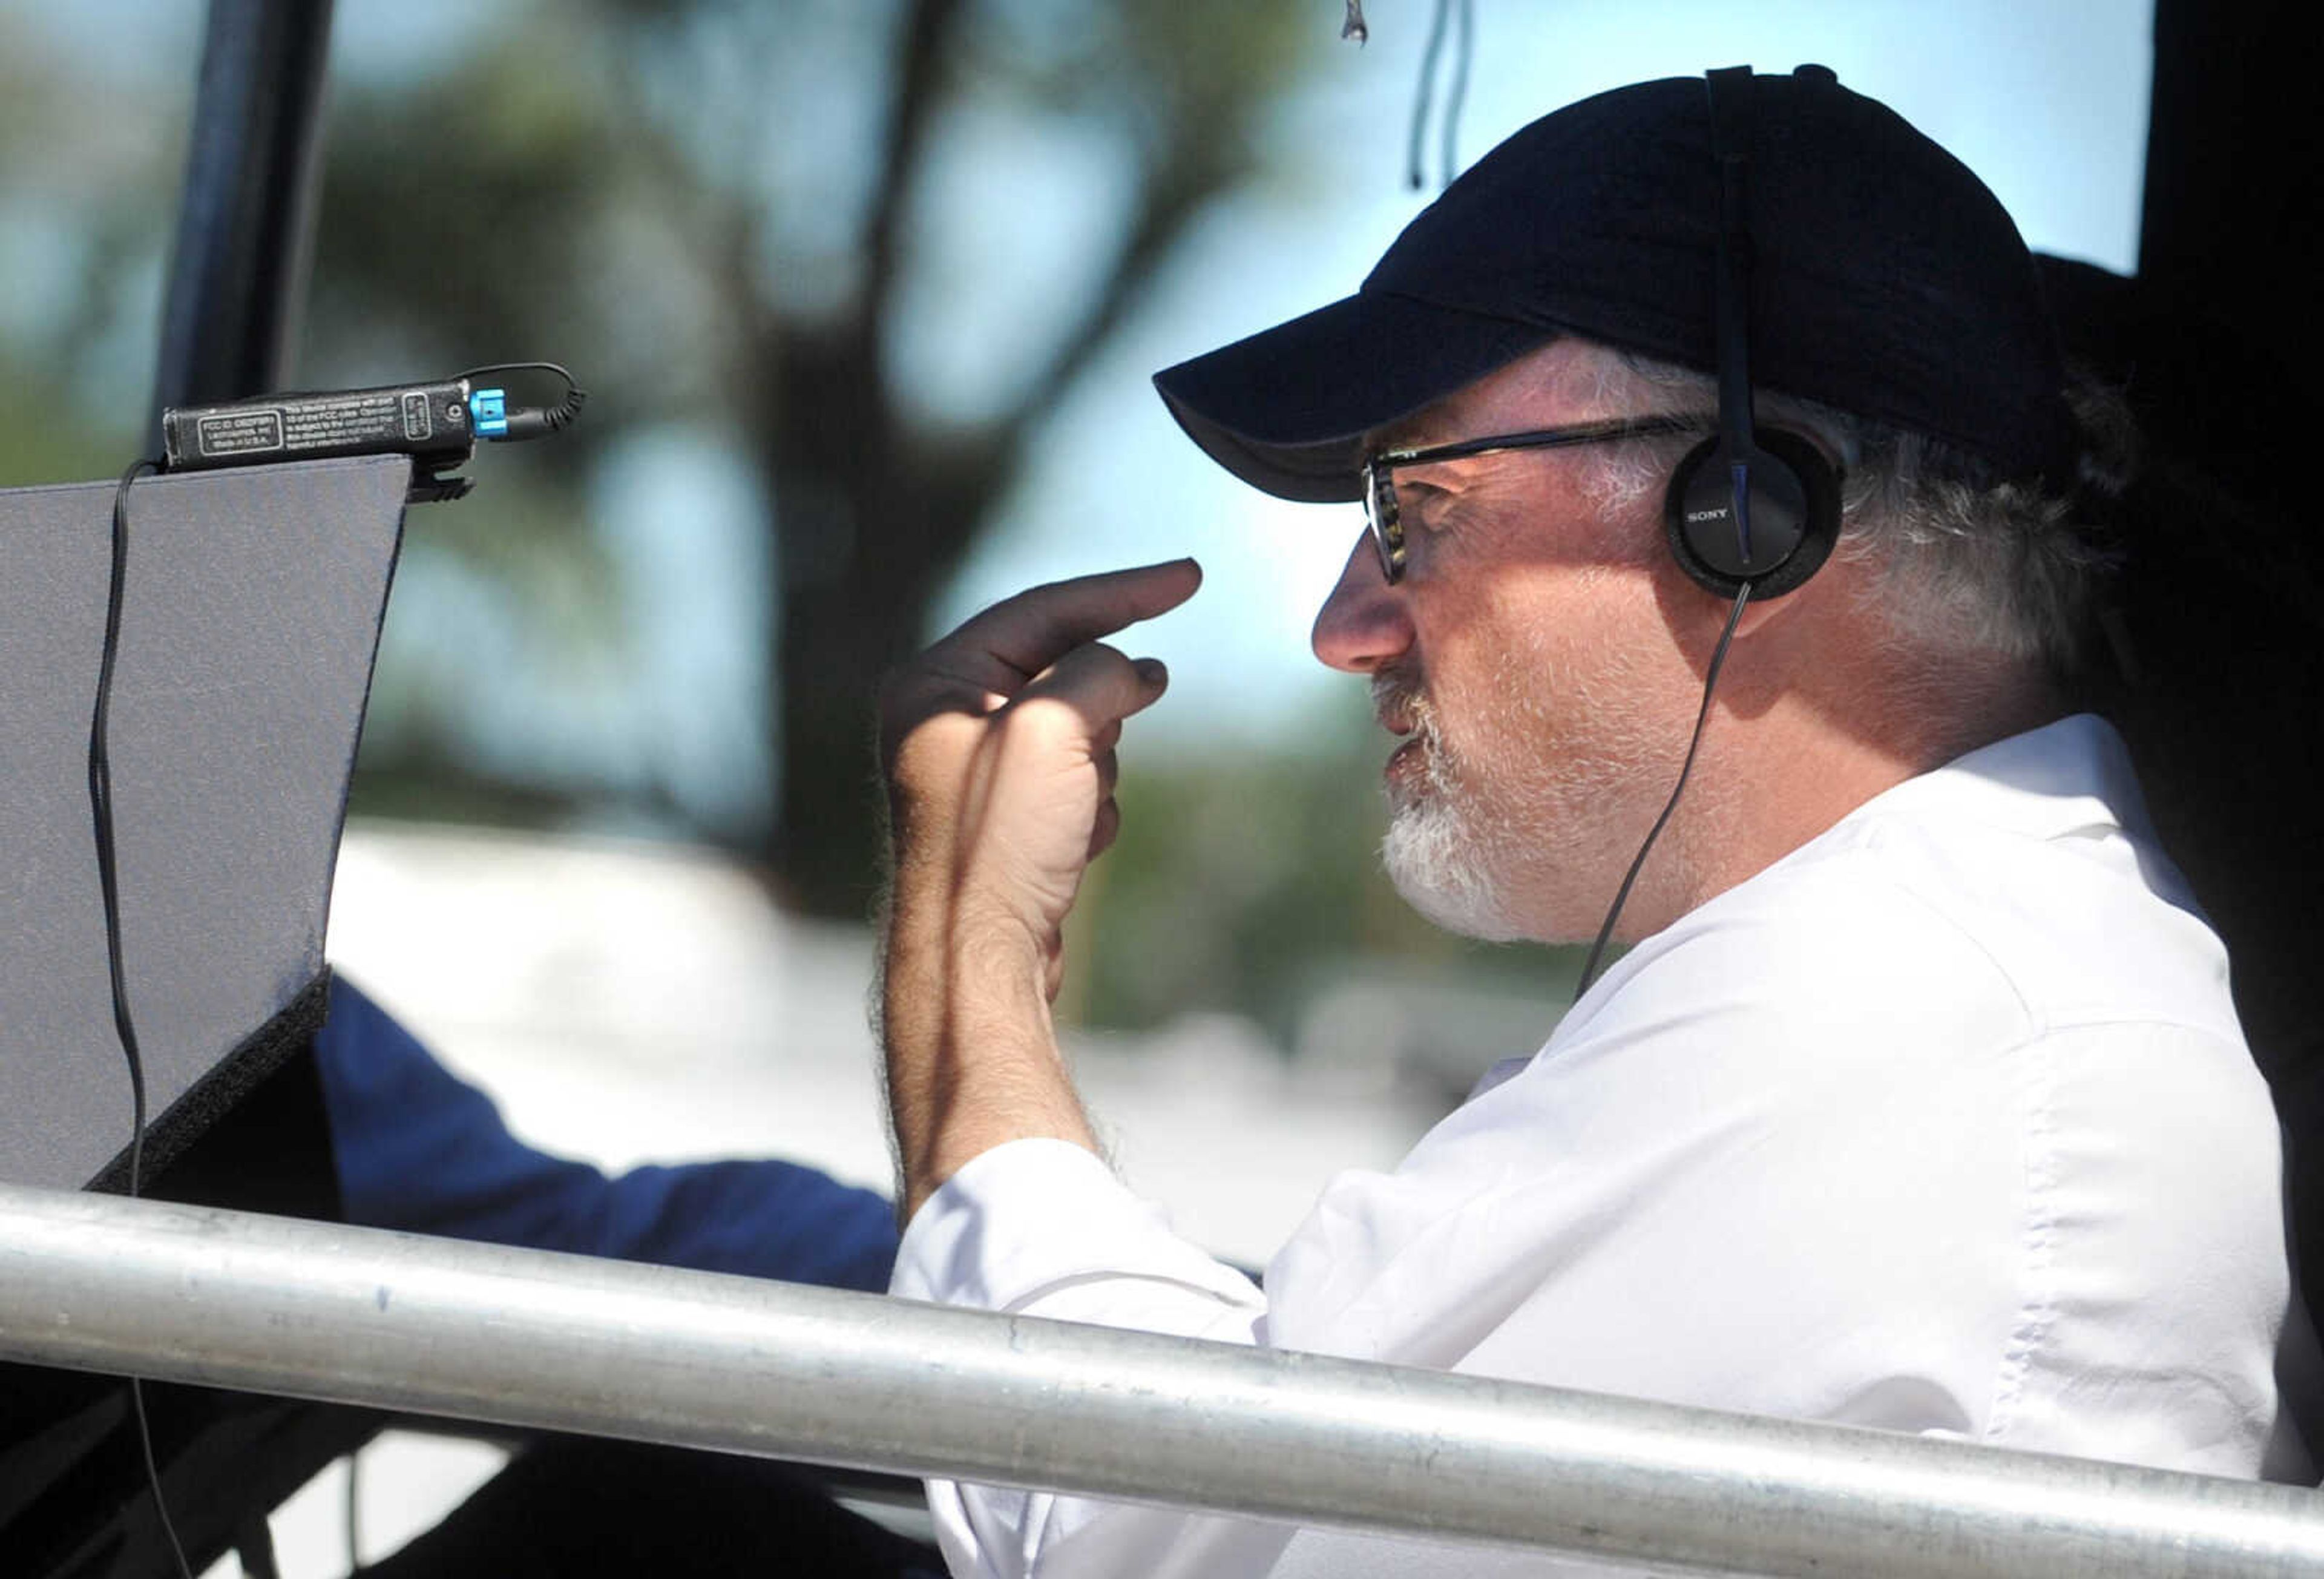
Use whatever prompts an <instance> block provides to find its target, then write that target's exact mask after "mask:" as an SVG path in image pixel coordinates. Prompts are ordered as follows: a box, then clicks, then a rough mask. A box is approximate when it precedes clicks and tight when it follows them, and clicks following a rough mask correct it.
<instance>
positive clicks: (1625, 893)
mask: <svg viewBox="0 0 2324 1579" xmlns="http://www.w3.org/2000/svg"><path fill="white" fill-rule="evenodd" d="M1750 601H1751V584H1750V583H1749V582H1748V581H1746V582H1744V583H1743V584H1742V585H1741V586H1738V587H1737V588H1736V589H1735V606H1734V607H1733V608H1732V609H1730V610H1729V611H1728V614H1727V627H1726V629H1724V630H1722V631H1720V633H1719V645H1718V646H1716V647H1714V648H1712V649H1711V667H1710V668H1709V669H1705V670H1704V671H1703V675H1702V706H1701V709H1700V710H1698V711H1697V712H1696V714H1695V716H1694V735H1693V738H1692V739H1690V740H1689V741H1688V742H1687V743H1686V760H1685V761H1684V762H1681V763H1680V764H1679V769H1678V782H1677V783H1676V784H1674V785H1673V786H1671V792H1670V799H1669V800H1667V801H1665V803H1664V805H1663V814H1662V815H1661V816H1660V817H1656V818H1655V826H1652V827H1650V828H1648V829H1647V830H1646V839H1645V841H1644V842H1643V843H1642V844H1640V845H1638V853H1637V855H1636V856H1635V857H1633V858H1632V860H1631V862H1630V870H1629V871H1628V872H1627V873H1624V874H1623V876H1622V886H1621V887H1620V888H1618V889H1617V890H1615V891H1614V902H1613V904H1612V905H1611V906H1610V907H1609V908H1608V910H1607V911H1606V922H1605V925H1603V926H1601V927H1600V928H1598V940H1597V941H1596V942H1595V943H1592V944H1591V946H1590V956H1589V957H1588V958H1587V959H1585V960H1584V961H1583V962H1582V978H1581V980H1580V981H1578V982H1577V983H1574V987H1573V1001H1574V1002H1577V1003H1578V1002H1581V1001H1582V994H1583V993H1587V992H1588V991H1589V990H1590V985H1591V983H1593V982H1595V981H1596V980H1597V979H1598V967H1599V965H1600V963H1602V962H1603V961H1604V959H1605V957H1606V945H1607V944H1608V943H1609V942H1610V941H1611V940H1612V939H1613V937H1614V923H1615V921H1616V920H1618V919H1619V918H1620V916H1621V914H1622V907H1623V905H1625V904H1627V903H1628V901H1629V898H1630V889H1631V886H1632V885H1633V884H1635V883H1636V882H1637V881H1638V873H1639V871H1640V870H1641V869H1642V868H1644V867H1645V865H1646V852H1648V851H1649V850H1652V849H1653V848H1654V847H1655V840H1656V839H1658V838H1660V837H1661V836H1662V831H1663V826H1664V825H1665V824H1666V823H1668V822H1669V821H1670V819H1671V813H1672V812H1674V811H1676V810H1677V809H1678V798H1679V797H1680V796H1681V795H1683V794H1684V793H1685V792H1686V779H1687V775H1688V774H1689V773H1692V771H1694V753H1696V751H1697V750H1699V749H1700V748H1701V745H1702V730H1703V725H1706V724H1708V723H1710V722H1711V692H1712V691H1713V690H1714V689H1715V688H1717V687H1718V685H1719V671H1720V669H1723V668H1725V667H1726V664H1727V644H1728V643H1729V642H1731V641H1733V640H1734V638H1735V627H1736V626H1737V625H1738V624H1740V623H1743V605H1745V604H1747V603H1749V602H1750Z"/></svg>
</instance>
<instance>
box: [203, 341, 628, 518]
mask: <svg viewBox="0 0 2324 1579" xmlns="http://www.w3.org/2000/svg"><path fill="white" fill-rule="evenodd" d="M526 372H539V373H548V374H555V375H556V376H557V377H558V378H561V379H563V380H564V381H565V397H564V399H563V400H562V401H560V402H558V404H556V405H554V406H538V407H527V406H511V405H510V404H509V403H508V397H507V392H506V391H504V390H502V389H498V388H483V387H479V386H478V385H477V383H476V382H475V381H476V380H477V379H479V378H484V377H489V376H492V375H494V374H505V373H526ZM587 398H588V396H587V394H586V392H584V391H583V390H582V389H581V388H580V386H579V385H577V384H576V383H574V381H573V375H572V374H570V373H567V371H566V370H565V369H564V368H562V367H560V366H558V365H557V364H556V363H554V362H509V363H501V364H497V365H493V366H490V367H476V368H471V369H470V370H469V371H468V372H466V373H463V374H458V375H457V376H456V377H453V378H448V379H444V380H441V381H438V382H436V383H397V384H384V385H382V386H380V387H379V388H376V389H345V390H329V391H321V392H299V393H289V394H275V395H266V396H263V397H261V398H259V399H257V400H248V401H230V402H226V403H224V404H220V405H210V406H171V407H169V408H167V409H166V410H164V411H162V413H161V448H162V457H163V459H162V466H163V469H164V470H167V471H172V472H183V471H200V470H205V469H208V468H211V467H216V466H254V465H262V464H265V463H268V462H272V461H287V460H323V459H327V458H330V457H337V456H347V455H408V456H410V457H411V460H412V484H411V498H412V501H413V503H423V502H427V501H435V500H448V499H457V498H459V497H460V496H461V495H463V494H466V492H467V491H468V489H469V487H470V481H469V479H468V478H466V477H457V476H446V475H445V474H446V473H447V472H450V471H453V470H455V469H456V468H457V467H459V466H464V465H466V463H467V460H468V457H470V456H472V455H474V454H475V449H476V440H477V439H493V440H496V441H499V442H503V443H515V442H521V441H522V440H524V439H538V438H539V437H541V436H542V435H543V434H548V433H554V432H557V431H558V429H562V428H564V427H565V426H567V424H568V423H570V422H571V421H572V420H573V419H574V418H575V417H576V416H578V415H579V414H580V411H581V403H582V402H584V401H585V400H586V399H587Z"/></svg>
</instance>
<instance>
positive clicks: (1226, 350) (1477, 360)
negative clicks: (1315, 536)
mask: <svg viewBox="0 0 2324 1579" xmlns="http://www.w3.org/2000/svg"><path fill="white" fill-rule="evenodd" d="M1556 334H1557V331H1556V330H1555V329H1554V328H1548V327H1545V326H1544V325H1540V324H1526V323H1517V322H1514V321H1512V320H1510V319H1500V318H1489V317H1486V316H1483V315H1481V314H1479V313H1473V312H1462V311H1460V310H1458V309H1452V308H1445V307H1437V306H1434V305H1432V304H1431V303H1428V302H1425V301H1421V300H1416V299H1415V298H1413V297H1409V296H1400V295H1396V294H1392V293H1390V292H1388V291H1363V292H1360V293H1358V294H1356V295H1354V296H1351V297H1348V298H1346V299H1344V300H1340V301H1335V302H1333V303H1332V304H1331V305H1330V306H1329V307H1324V308H1319V309H1316V310H1315V311H1314V312H1311V313H1307V314H1305V316H1303V317H1300V318H1295V319H1292V320H1291V321H1290V322H1288V323H1285V324H1278V325H1277V326H1276V327H1275V328H1271V329H1266V330H1262V331H1261V332H1260V333H1259V334H1256V335H1253V336H1251V337H1250V338H1248V339H1242V340H1237V341H1236V342H1235V343H1234V344H1233V345H1231V346H1222V347H1220V348H1219V349H1218V350H1215V351H1213V352H1211V353H1209V354H1208V355H1207V356H1197V357H1195V358H1194V359H1193V360H1192V361H1189V362H1181V363H1179V364H1178V365H1176V367H1167V368H1165V369H1163V370H1162V371H1161V372H1159V373H1157V374H1155V375H1154V387H1155V388H1156V389H1157V391H1159V392H1161V395H1162V399H1163V402H1164V403H1166V404H1167V405H1168V407H1169V408H1170V414H1171V415H1172V416H1173V417H1176V419H1177V420H1178V425H1179V426H1180V427H1181V428H1184V429H1185V430H1186V435H1187V437H1188V438H1190V439H1193V440H1194V442H1195V443H1196V444H1199V445H1201V446H1202V447H1203V453H1204V454H1206V455H1208V456H1209V457H1211V458H1212V459H1213V460H1215V461H1217V462H1218V463H1219V464H1220V465H1221V466H1224V467H1226V468H1227V470H1229V471H1231V472H1232V473H1233V474H1234V475H1235V476H1238V477H1240V478H1241V479H1242V480H1243V481H1244V482H1246V483H1249V484H1250V485H1252V486H1253V487H1256V488H1260V489H1264V490H1265V491H1266V492H1268V493H1269V494H1275V495H1276V496H1277V498H1282V499H1296V500H1298V501H1300V502H1301V503H1310V504H1335V503H1348V502H1349V501H1351V500H1355V499H1359V498H1360V497H1362V494H1363V485H1362V479H1363V457H1364V441H1365V436H1366V435H1368V434H1370V433H1374V432H1377V431H1378V430H1379V429H1381V428H1384V427H1386V426H1388V424H1389V423H1391V422H1396V421H1399V420H1403V419H1404V418H1406V417H1409V416H1411V415H1413V414H1414V413H1415V412H1416V411H1421V410H1423V409H1424V408H1425V407H1427V406H1430V405H1433V404H1434V403H1435V402H1438V401H1440V400H1443V398H1444V397H1445V396H1446V395H1449V394H1451V393H1452V392H1453V391H1455V390H1457V389H1460V388H1462V386H1463V385H1465V384H1469V383H1474V382H1475V381H1476V380H1478V379H1480V378H1482V377H1483V376H1484V375H1485V374H1488V373H1490V372H1492V371H1493V370H1494V369H1495V368H1497V367H1501V366H1504V365H1507V364H1508V363H1510V362H1512V361H1514V360H1516V359H1517V357H1519V356H1523V355H1524V354H1525V353H1526V352H1527V351H1529V350H1532V349H1533V348H1534V347H1535V346H1539V345H1542V344H1544V343H1545V342H1546V341H1548V340H1551V339H1554V337H1556Z"/></svg>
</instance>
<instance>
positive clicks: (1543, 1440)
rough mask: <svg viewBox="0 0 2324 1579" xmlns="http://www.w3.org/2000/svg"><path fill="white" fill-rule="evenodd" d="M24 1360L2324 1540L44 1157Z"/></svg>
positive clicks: (1323, 1468)
mask: <svg viewBox="0 0 2324 1579" xmlns="http://www.w3.org/2000/svg"><path fill="white" fill-rule="evenodd" d="M0 1358H6V1359H10V1360H19V1361H27V1362H36V1363H41V1364H47V1365H59V1366H66V1367H69V1368H73V1369H77V1370H87V1371H115V1372H122V1373H130V1372H134V1373H137V1374H140V1375H144V1376H148V1377H153V1378H158V1379H161V1380H172V1381H186V1382H200V1383H208V1384H210V1385H214V1386H222V1387H231V1388H243V1389H248V1390H257V1391H263V1392H271V1393H281V1394H288V1395H291V1396H296V1397H301V1398H309V1399H326V1400H331V1401H337V1402H341V1403H349V1404H363V1405H371V1406H377V1407H383V1408H393V1409H401V1410H409V1411H413V1412H417V1413H422V1414H434V1415H446V1416H454V1417H461V1418H466V1419H472V1420H481V1421H489V1422H494V1423H498V1424H504V1425H512V1426H524V1427H548V1428H553V1429H558V1430H566V1431H582V1432H588V1433H593V1434H596V1435H602V1436H622V1437H629V1438H632V1439H635V1440H640V1441H649V1442H661V1443H669V1444H675V1445H686V1446H693V1447H705V1448H715V1449H720V1450H724V1451H728V1452H736V1453H746V1454H762V1455H768V1456H775V1457H783V1458H795V1459H807V1460H812V1461H816V1462H820V1463H825V1464H844V1465H850V1466H854V1467H860V1468H867V1469H882V1470H890V1471H900V1472H903V1473H911V1474H921V1475H943V1476H947V1477H952V1478H956V1479H962V1480H967V1481H973V1482H989V1483H998V1484H1008V1485H1018V1486H1033V1487H1045V1488H1051V1489H1056V1490H1060V1491H1074V1492H1084V1493H1089V1494H1094V1495H1099V1496H1106V1497H1112V1498H1119V1499H1124V1500H1130V1501H1148V1502H1159V1503H1167V1504H1174V1505H1183V1506H1189V1507H1197V1508H1203V1509H1211V1510H1220V1511H1225V1512H1237V1513H1248V1514H1253V1515H1259V1516H1264V1517H1271V1518H1276V1519H1288V1520H1295V1521H1297V1522H1300V1523H1306V1524H1324V1525H1333V1526H1338V1527H1342V1528H1365V1529H1376V1530H1395V1531H1403V1532H1407V1533H1416V1534H1424V1535H1428V1536H1433V1537H1446V1538H1474V1539H1480V1540H1489V1541H1494V1542H1501V1543H1514V1544H1519V1545H1526V1546H1535V1547H1549V1548H1554V1549H1557V1550H1559V1551H1563V1552H1568V1553H1582V1554H1590V1555H1594V1556H1602V1557H1608V1558H1614V1559H1630V1560H1635V1561H1644V1562H1655V1563H1665V1564H1676V1565H1694V1566H1702V1567H1712V1568H1721V1569H1728V1570H1736V1571H1742V1572H1747V1573H1756V1574H1834V1573H1843V1574H1848V1573H1857V1574H1875V1573H1877V1574H1886V1575H1892V1576H1896V1579H1918V1576H1928V1579H1934V1576H1938V1575H1946V1576H1952V1575H1961V1574H2045V1575H2053V1576H2060V1579H2064V1576H2070V1575H2091V1576H2097V1575H2106V1576H2107V1579H2139V1576H2143V1575H2163V1574H2172V1575H2197V1574H2201V1575H2230V1574H2232V1575H2257V1574H2318V1573H2324V1501H2319V1500H2318V1499H2317V1498H2316V1497H2315V1495H2314V1494H2313V1493H2310V1492H2308V1491H2301V1490H2297V1489H2293V1488H2290V1487H2283V1486H2271V1485H2260V1484H2254V1483H2248V1482H2240V1481H2228V1480H2220V1479H2211V1478H2206V1477H2201V1476H2193V1475H2181V1474H2172V1473H2163V1472H2161V1471H2156V1470H2144V1469H2135V1468H2130V1467H2126V1466H2123V1465H2116V1464H2098V1463H2093V1462H2089V1461H2086V1460H2080V1459H2067V1458H2054V1457H2047V1456H2042V1455H2036V1454H2016V1453H2003V1452H1998V1451H1996V1450H1993V1449H1989V1448H1982V1447H1977V1446H1971V1445H1965V1444H1960V1443H1955V1442H1948V1441H1941V1440H1932V1439H1927V1438H1922V1437H1914V1436H1900V1435H1892V1434H1887V1433H1882V1432H1874V1431H1866V1430H1858V1429H1852V1428H1849V1427H1838V1426H1819V1425H1810V1424H1803V1423H1797V1422H1792V1421H1784V1420H1772V1419H1762V1418H1757V1417H1749V1416H1742V1415H1728V1414H1720V1413H1715V1412H1712V1411H1711V1410H1706V1409H1694V1408H1679V1407H1676V1406H1673V1405H1667V1404H1656V1403H1649V1402H1644V1401H1640V1400H1637V1399H1618V1398H1608V1397H1603V1396H1600V1395H1597V1394H1592V1393H1583V1392H1574V1391H1568V1390H1559V1389H1553V1388H1545V1387H1533V1386H1526V1385H1520V1384H1517V1383H1511V1382H1502V1381H1493V1380H1485V1379H1482V1378H1478V1377H1469V1376H1456V1375H1450V1374H1445V1373H1442V1372H1436V1371H1414V1370H1406V1369H1402V1368H1398V1367H1393V1366H1385V1365H1371V1364H1363V1363H1359V1362H1353V1361H1346V1360H1334V1359H1329V1358H1324V1357H1322V1356H1317V1355H1310V1354H1297V1353H1280V1352H1275V1351H1265V1350H1252V1349H1247V1348H1239V1347H1236V1346H1233V1345H1230V1344H1204V1343H1194V1342H1190V1341H1187V1340H1183V1339H1175V1338H1166V1337H1159V1336H1156V1335H1153V1334H1142V1333H1128V1332H1117V1331H1112V1330H1109V1329H1105V1328H1100V1327H1092V1326H1080V1325H1072V1324H1068V1323H1063V1322H1049V1321H1040V1320H1035V1319H1031V1318H1028V1317H1011V1316H997V1315H991V1314H988V1313H985V1312H980V1311H965V1310H953V1309H946V1308H943V1307H936V1306H928V1305H919V1304H914V1303H911V1302H908V1301H905V1300H898V1299H887V1298H881V1297H877V1296H872V1295H865V1294H851V1293H846V1292H842V1291H837V1290H832V1289H825V1288H802V1287H797V1286H793V1285H789V1284H782V1283H770V1282H764V1281H760V1280H757V1279H747V1278H738V1277H728V1276H722V1275H717V1274H713V1273H706V1272H687V1271H675V1270H669V1269H665V1268H657V1267H647V1266H640V1265H634V1264H630V1263H625V1262H616V1261H604V1260H592V1259H589V1258H586V1257H579V1256H566V1255H553V1254H549V1253H546V1252H542V1251H518V1250H509V1249H504V1248H501V1247H498V1246H490V1245H477V1244H468V1243H462V1242H454V1241H448V1240H438V1239H427V1238H421V1237H419V1236H415V1235H409V1234H399V1233H383V1232H381V1231H378V1230H372V1229H357V1228H346V1227H340V1226H337V1225H332V1224H326V1223H306V1222H294V1221H291V1220H287V1219H281V1218H271V1217H260V1216H255V1215H252V1214H244V1213H234V1212H223V1211H217V1210H211V1209H207V1208H198V1207H189V1206H177V1205H163V1204H160V1203H156V1202H150V1201H130V1200H124V1199H120V1198H117V1197H112V1196H89V1195H76V1194H69V1193H62V1192H55V1191H46V1190H34V1189H26V1188H21V1187H0Z"/></svg>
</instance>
